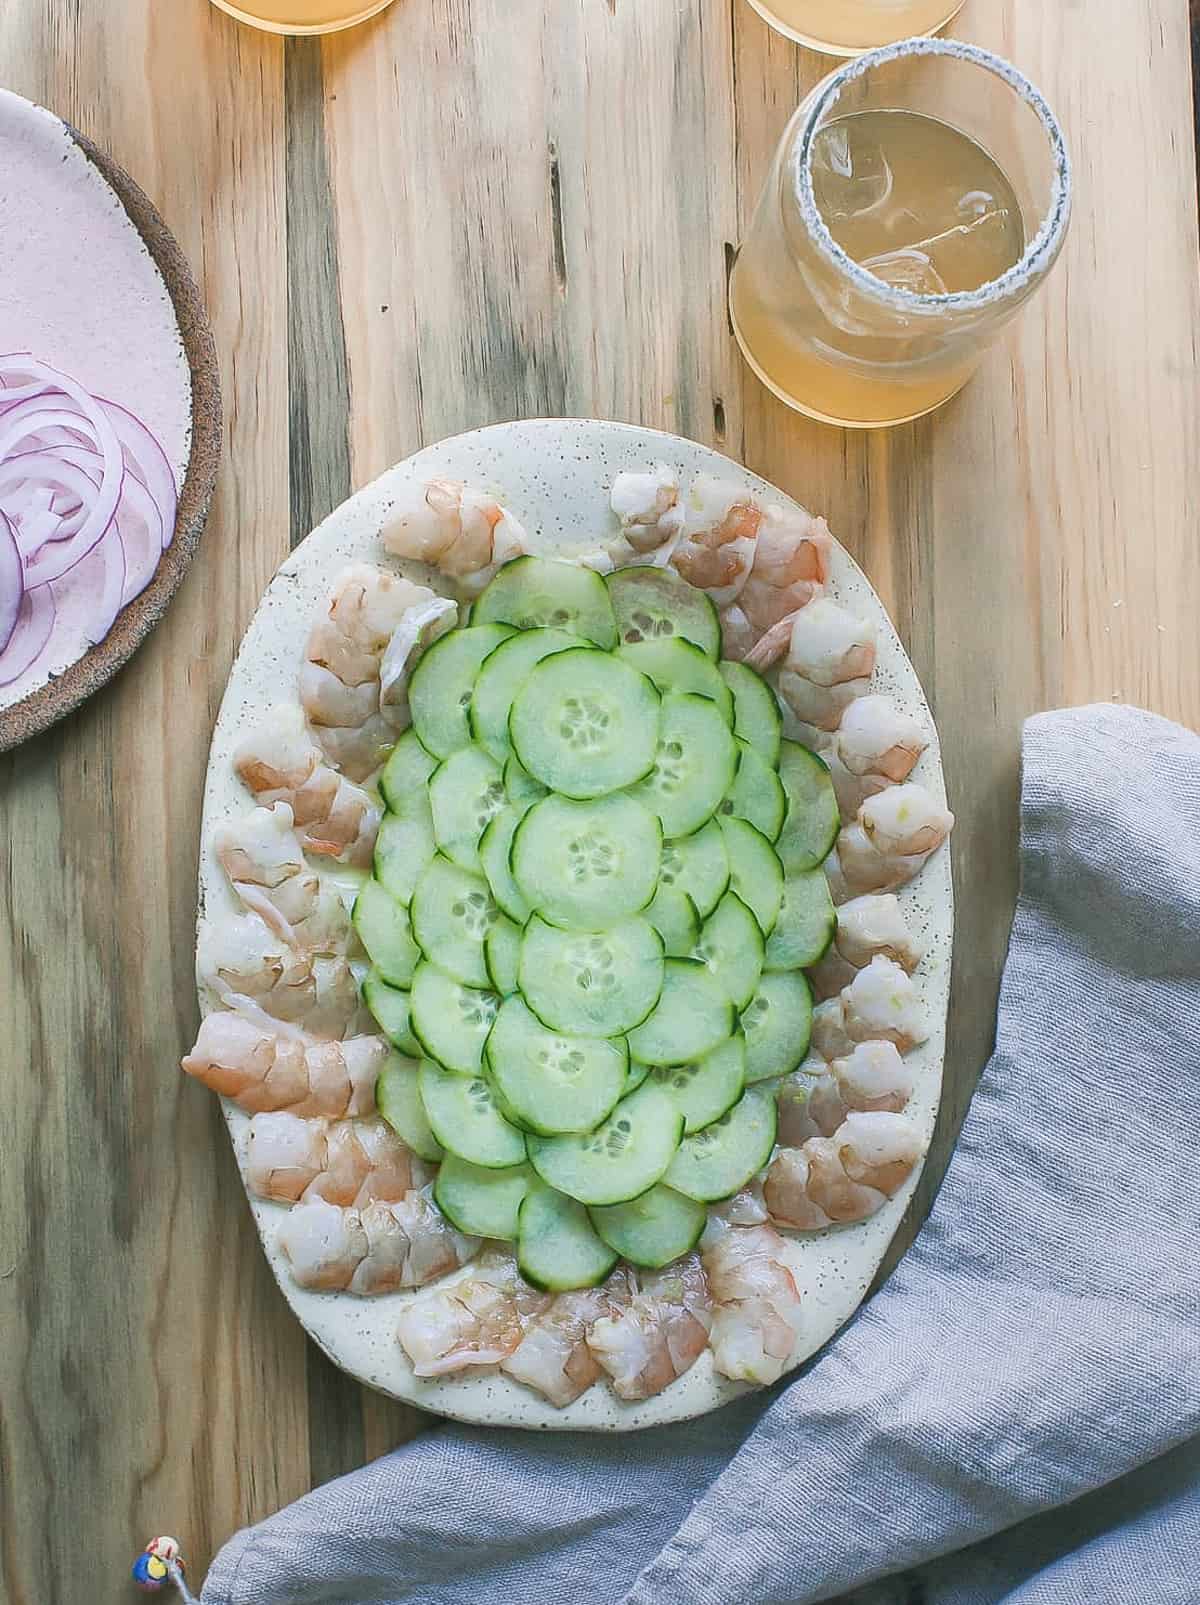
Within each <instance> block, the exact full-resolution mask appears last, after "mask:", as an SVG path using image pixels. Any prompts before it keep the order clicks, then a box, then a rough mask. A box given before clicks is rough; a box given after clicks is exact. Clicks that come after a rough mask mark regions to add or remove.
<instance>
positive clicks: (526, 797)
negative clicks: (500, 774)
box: [504, 752, 549, 813]
mask: <svg viewBox="0 0 1200 1605" xmlns="http://www.w3.org/2000/svg"><path fill="white" fill-rule="evenodd" d="M504 789H505V791H506V792H507V793H508V800H509V802H510V803H512V805H513V807H514V808H516V809H518V810H519V811H520V812H521V813H524V812H525V810H526V809H527V808H530V807H532V806H533V804H534V803H535V802H541V800H542V798H543V797H546V796H548V795H549V792H548V789H547V788H546V787H545V786H543V785H542V783H541V781H540V780H535V779H534V778H533V776H532V775H531V774H530V773H529V771H528V769H526V768H525V767H524V765H523V764H522V763H521V760H520V759H519V758H518V757H517V755H516V753H515V752H514V753H512V754H510V756H509V758H508V761H507V763H506V764H505V765H504Z"/></svg>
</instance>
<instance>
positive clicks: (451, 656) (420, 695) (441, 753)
mask: <svg viewBox="0 0 1200 1605" xmlns="http://www.w3.org/2000/svg"><path fill="white" fill-rule="evenodd" d="M512 633H513V632H512V630H511V629H510V628H509V626H508V625H506V624H480V625H473V626H472V627H471V628H470V629H467V630H451V631H450V632H449V634H448V635H443V636H442V637H441V638H440V639H439V640H437V641H435V642H434V643H433V645H432V646H431V647H430V648H429V650H428V651H427V652H426V653H425V655H424V657H422V659H421V661H420V663H418V664H417V666H416V668H415V669H414V670H413V672H412V678H411V679H410V680H409V682H408V706H409V710H410V712H411V713H412V722H413V729H414V730H415V731H416V733H417V735H418V737H419V738H420V741H421V745H422V746H424V747H426V748H428V750H429V751H430V752H431V753H433V755H434V756H435V757H436V758H448V757H449V756H450V754H451V753H452V752H457V751H458V749H459V748H460V747H469V746H470V745H471V726H470V723H469V722H468V717H467V715H468V712H469V710H470V707H471V690H472V687H473V686H474V684H475V678H476V676H477V675H478V673H479V670H480V666H481V665H482V663H483V660H484V659H485V658H486V657H487V656H488V655H489V653H491V652H494V651H495V649H496V648H497V647H498V646H499V645H500V643H501V641H504V640H507V638H508V637H509V636H510V635H511V634H512Z"/></svg>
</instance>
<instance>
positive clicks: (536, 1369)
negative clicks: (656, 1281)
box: [500, 1267, 633, 1409]
mask: <svg viewBox="0 0 1200 1605" xmlns="http://www.w3.org/2000/svg"><path fill="white" fill-rule="evenodd" d="M632 1294H633V1281H632V1276H631V1273H630V1272H629V1271H628V1270H627V1269H625V1268H624V1267H618V1269H617V1270H616V1271H614V1273H613V1274H612V1276H610V1277H609V1279H608V1281H607V1282H605V1283H604V1284H603V1286H601V1287H587V1288H583V1289H581V1290H580V1291H579V1292H577V1293H560V1294H559V1295H558V1297H557V1298H556V1299H554V1301H553V1302H552V1303H551V1304H550V1305H549V1307H548V1308H547V1309H545V1310H544V1311H542V1312H540V1313H539V1314H538V1315H536V1316H535V1317H534V1318H533V1319H532V1320H531V1321H530V1322H529V1323H528V1325H527V1326H526V1328H525V1331H524V1333H523V1335H522V1338H521V1341H520V1343H519V1344H518V1345H517V1347H516V1348H515V1349H514V1350H513V1352H512V1353H511V1354H510V1355H508V1356H507V1358H505V1359H504V1360H503V1361H501V1364H500V1369H501V1370H502V1371H503V1372H504V1373H505V1374H506V1375H507V1376H510V1377H512V1379H513V1381H514V1382H521V1383H523V1384H524V1385H525V1386H526V1387H527V1388H532V1389H533V1390H534V1391H535V1392H536V1393H540V1394H541V1395H542V1396H543V1397H544V1398H546V1399H549V1401H550V1403H551V1404H554V1405H557V1406H558V1408H559V1409H562V1408H564V1407H565V1406H566V1405H568V1404H572V1403H573V1402H574V1401H575V1400H576V1399H578V1398H579V1397H580V1396H581V1395H582V1394H584V1393H586V1392H587V1390H588V1389H589V1388H590V1387H591V1386H592V1384H593V1383H594V1382H597V1381H599V1379H600V1377H601V1376H602V1375H603V1369H602V1367H601V1365H600V1362H599V1361H598V1360H597V1358H596V1356H595V1355H594V1354H593V1353H592V1350H591V1349H590V1348H589V1347H588V1334H589V1332H590V1331H591V1330H592V1328H593V1326H594V1325H595V1324H596V1322H597V1321H599V1320H602V1319H605V1318H607V1319H610V1320H612V1319H616V1318H617V1317H618V1316H619V1315H620V1314H621V1311H622V1310H623V1309H624V1308H625V1307H626V1306H627V1305H628V1303H629V1300H630V1298H631V1297H632Z"/></svg>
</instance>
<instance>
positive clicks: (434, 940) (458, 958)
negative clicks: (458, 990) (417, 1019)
mask: <svg viewBox="0 0 1200 1605" xmlns="http://www.w3.org/2000/svg"><path fill="white" fill-rule="evenodd" d="M499 918H500V910H499V909H498V908H497V907H496V905H495V903H494V902H493V901H492V894H491V892H490V891H489V890H488V884H487V882H486V881H485V880H484V878H483V876H482V875H472V874H471V873H470V871H469V870H465V869H460V868H459V866H458V865H457V864H452V863H451V862H450V860H449V859H448V858H443V857H441V855H440V854H439V855H438V856H437V857H436V858H435V859H434V860H433V862H432V863H431V864H430V866H429V868H428V869H427V870H426V871H425V873H424V874H423V875H422V876H421V879H420V880H419V881H418V882H417V889H416V891H415V892H414V893H413V899H412V930H413V935H414V936H415V937H416V939H417V945H418V947H419V948H420V949H421V952H422V953H424V955H425V957H426V958H427V959H429V960H431V962H432V963H434V964H437V965H439V966H440V967H441V968H442V969H443V970H445V971H446V973H447V975H452V976H453V977H454V979H455V980H456V981H461V982H462V983H463V985H464V986H487V984H488V973H487V964H486V963H485V961H484V957H483V944H484V940H485V938H486V937H487V933H488V931H489V930H491V928H492V926H493V925H494V924H495V923H496V921H497V920H498V919H499Z"/></svg>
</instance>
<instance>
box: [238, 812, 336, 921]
mask: <svg viewBox="0 0 1200 1605" xmlns="http://www.w3.org/2000/svg"><path fill="white" fill-rule="evenodd" d="M292 820H293V815H292V810H291V808H290V807H289V806H288V805H287V803H285V802H277V803H274V804H273V805H272V806H271V807H270V808H254V809H252V810H251V812H250V813H248V814H247V815H246V816H245V817H244V818H243V819H239V820H238V821H237V822H236V823H235V824H232V825H222V826H221V827H220V829H219V830H217V831H216V832H215V833H214V835H213V850H214V852H215V853H216V855H217V860H218V862H219V863H220V865H221V868H222V869H223V870H224V871H225V873H226V875H228V876H229V879H230V882H231V883H232V885H233V889H234V891H235V892H236V893H237V895H238V896H239V897H240V898H241V900H242V902H243V903H244V904H245V905H246V907H247V908H248V909H250V910H251V912H252V913H255V914H257V915H258V916H259V917H260V919H262V921H263V922H264V924H266V925H267V926H269V927H270V929H271V930H272V931H274V932H275V933H276V935H277V936H280V937H282V938H283V940H284V941H285V942H290V943H291V945H292V946H293V947H297V948H300V949H301V950H302V951H304V952H315V953H345V951H346V945H347V942H348V940H349V937H350V929H351V927H350V917H349V915H348V914H347V913H346V909H345V905H344V904H343V902H342V900H341V898H340V897H339V896H338V895H337V893H336V892H335V891H334V890H333V888H332V887H328V886H322V884H321V879H320V876H318V875H316V874H314V873H313V871H312V870H310V869H309V868H308V865H307V864H306V863H305V860H304V847H303V844H302V843H301V841H300V837H299V836H298V835H297V834H296V831H295V829H294V827H293V823H292Z"/></svg>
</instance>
